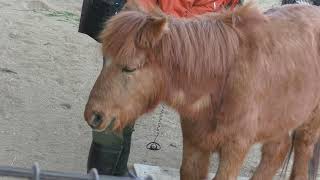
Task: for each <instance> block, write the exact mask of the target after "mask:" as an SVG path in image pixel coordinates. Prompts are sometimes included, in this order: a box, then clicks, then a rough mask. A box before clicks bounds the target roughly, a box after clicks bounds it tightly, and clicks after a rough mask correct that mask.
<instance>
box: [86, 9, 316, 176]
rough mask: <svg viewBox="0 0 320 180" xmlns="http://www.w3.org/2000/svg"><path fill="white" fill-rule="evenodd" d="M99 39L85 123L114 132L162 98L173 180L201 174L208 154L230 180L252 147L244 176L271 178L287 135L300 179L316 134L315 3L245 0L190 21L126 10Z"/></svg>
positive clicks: (284, 151) (282, 156) (284, 149)
mask: <svg viewBox="0 0 320 180" xmlns="http://www.w3.org/2000/svg"><path fill="white" fill-rule="evenodd" d="M101 38H102V41H103V48H102V50H103V53H104V56H107V57H109V58H110V59H111V61H110V62H109V64H108V65H105V66H104V67H103V69H102V71H101V73H100V75H99V77H98V79H97V81H96V83H95V85H94V87H93V89H92V91H91V93H90V97H89V100H88V103H87V105H86V109H85V114H84V116H85V119H86V121H87V122H88V124H89V125H90V126H91V127H93V128H94V129H96V130H98V131H105V130H114V131H121V129H122V128H124V127H125V126H126V125H127V124H129V123H132V122H133V121H135V120H136V119H137V118H138V117H139V116H140V115H142V114H144V113H146V112H148V111H150V110H152V109H153V108H154V107H156V106H157V105H158V104H159V103H160V102H161V101H162V102H165V103H166V104H168V105H170V106H171V107H173V108H174V109H176V110H177V111H178V112H179V114H180V115H181V119H182V120H181V127H182V133H183V160H182V165H181V169H180V175H181V176H180V177H181V179H183V180H188V179H195V180H198V179H204V178H206V177H207V174H208V166H209V158H210V155H211V153H212V152H217V153H218V154H219V157H220V158H219V161H220V163H219V169H218V172H217V174H216V176H215V178H214V179H215V180H221V179H224V180H232V179H236V177H237V176H238V173H239V170H240V167H241V165H242V163H243V160H244V158H245V156H246V154H247V152H248V150H249V148H250V147H251V146H252V145H253V144H255V143H263V148H262V159H261V162H260V164H259V166H258V168H257V170H256V171H255V173H254V175H253V177H252V179H255V180H257V179H272V177H273V176H274V175H275V173H276V171H277V170H278V169H279V168H280V167H281V165H282V163H283V161H284V159H285V156H286V154H287V153H288V151H289V149H290V144H291V138H290V135H291V132H293V131H294V132H295V133H294V135H295V136H294V138H293V140H294V141H293V146H294V147H293V148H294V153H295V156H294V165H293V171H292V173H291V179H307V178H308V162H309V160H310V159H311V156H312V151H313V147H314V144H315V143H316V140H317V139H318V137H319V133H320V109H319V103H320V101H319V100H320V89H319V88H320V84H319V83H318V81H319V79H320V64H319V63H320V54H319V52H320V46H319V40H320V9H319V8H318V7H315V6H314V7H313V6H308V5H288V6H282V7H279V8H275V9H272V10H269V11H267V12H265V13H261V12H260V11H259V10H258V9H257V8H255V7H254V6H252V5H251V4H246V5H244V6H242V7H239V8H237V9H236V10H235V11H232V12H231V11H225V12H223V13H220V14H213V13H211V14H206V15H202V16H198V17H194V18H192V19H176V18H174V17H169V16H166V15H164V14H163V13H161V12H159V11H155V12H153V13H147V12H144V11H142V10H139V9H134V10H133V9H132V8H127V9H126V10H124V11H123V12H121V13H119V14H118V15H116V16H114V17H113V18H112V19H111V20H109V21H108V24H107V25H106V28H105V30H104V32H103V33H102V36H101ZM317 158H318V155H317ZM315 173H316V170H314V171H313V172H312V174H315Z"/></svg>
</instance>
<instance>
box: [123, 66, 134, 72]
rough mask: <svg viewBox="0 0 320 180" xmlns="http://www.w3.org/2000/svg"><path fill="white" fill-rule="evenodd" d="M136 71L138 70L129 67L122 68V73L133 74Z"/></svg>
mask: <svg viewBox="0 0 320 180" xmlns="http://www.w3.org/2000/svg"><path fill="white" fill-rule="evenodd" d="M135 70H136V68H132V69H131V68H129V67H127V66H126V67H123V68H122V72H126V73H131V72H134V71H135Z"/></svg>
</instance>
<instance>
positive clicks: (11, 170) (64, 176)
mask: <svg viewBox="0 0 320 180" xmlns="http://www.w3.org/2000/svg"><path fill="white" fill-rule="evenodd" d="M0 176H7V177H16V178H27V179H32V180H152V178H151V176H148V177H145V178H139V177H116V176H106V175H99V174H98V172H97V170H96V169H92V170H91V171H90V172H89V173H88V174H81V173H71V172H58V171H42V170H41V169H40V167H39V164H38V163H35V164H34V165H33V166H32V168H31V169H27V168H19V167H11V166H0Z"/></svg>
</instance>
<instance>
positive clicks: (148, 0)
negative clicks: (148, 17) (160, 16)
mask: <svg viewBox="0 0 320 180" xmlns="http://www.w3.org/2000/svg"><path fill="white" fill-rule="evenodd" d="M231 1H232V5H231V8H233V7H234V6H235V5H236V4H237V3H238V0H138V2H139V3H140V4H141V5H142V6H144V7H145V8H146V9H150V8H151V7H154V6H155V5H156V6H159V7H160V8H161V9H162V11H163V12H165V13H167V14H170V15H173V16H177V17H191V16H194V15H199V14H204V13H207V12H214V11H218V10H220V8H222V7H224V6H227V5H228V4H229V3H230V2H231Z"/></svg>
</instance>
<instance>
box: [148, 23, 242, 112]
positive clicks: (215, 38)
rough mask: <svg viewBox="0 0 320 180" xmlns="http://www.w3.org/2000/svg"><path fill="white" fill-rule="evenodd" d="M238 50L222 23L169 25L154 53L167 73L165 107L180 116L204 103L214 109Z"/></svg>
mask: <svg viewBox="0 0 320 180" xmlns="http://www.w3.org/2000/svg"><path fill="white" fill-rule="evenodd" d="M239 46H240V37H239V35H238V34H237V32H236V30H235V29H234V28H233V27H232V26H231V25H228V24H226V23H224V22H223V21H222V20H215V19H209V18H208V19H195V20H190V21H178V20H175V21H172V22H171V26H170V31H169V32H168V34H166V35H165V36H164V37H163V39H162V41H161V42H160V44H159V46H158V47H157V48H155V49H154V52H155V53H154V54H155V57H156V58H157V60H160V63H161V66H163V67H162V68H163V69H166V71H167V73H166V75H165V76H166V77H168V82H169V84H167V87H168V88H169V90H168V97H166V101H167V103H168V104H169V105H170V106H172V107H173V108H175V109H177V110H178V111H181V112H184V111H185V110H186V109H190V108H192V107H195V108H192V109H195V110H196V111H198V109H197V108H198V107H202V105H206V104H203V103H210V104H211V106H212V105H214V106H215V104H217V103H218V102H219V99H220V98H221V97H220V96H221V95H220V94H221V91H222V89H223V84H224V83H225V81H226V77H227V74H228V73H229V71H230V69H231V66H232V64H233V62H234V60H235V59H236V56H237V55H238V49H239ZM209 95H210V100H209V99H208V98H206V96H209ZM191 104H194V105H193V106H192V107H188V106H190V105H191ZM198 104H200V106H198ZM187 111H189V110H187Z"/></svg>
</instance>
